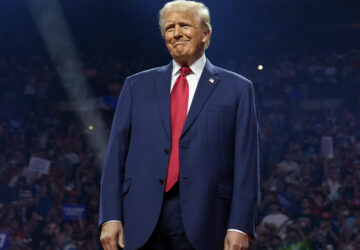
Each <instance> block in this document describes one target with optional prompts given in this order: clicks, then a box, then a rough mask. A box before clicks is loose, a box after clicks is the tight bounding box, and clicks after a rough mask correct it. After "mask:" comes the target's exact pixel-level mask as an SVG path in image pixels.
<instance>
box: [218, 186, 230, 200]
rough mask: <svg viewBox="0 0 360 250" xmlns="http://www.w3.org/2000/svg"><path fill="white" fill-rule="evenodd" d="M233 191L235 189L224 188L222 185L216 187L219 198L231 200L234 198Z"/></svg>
mask: <svg viewBox="0 0 360 250" xmlns="http://www.w3.org/2000/svg"><path fill="white" fill-rule="evenodd" d="M232 191H233V189H232V188H231V187H228V186H224V185H221V184H217V186H216V193H217V195H218V196H219V198H222V199H226V200H230V199H231V197H232Z"/></svg>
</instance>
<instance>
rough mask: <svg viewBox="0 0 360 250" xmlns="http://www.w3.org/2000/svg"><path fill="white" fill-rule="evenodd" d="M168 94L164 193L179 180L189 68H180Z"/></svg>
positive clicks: (187, 97)
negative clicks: (168, 135) (168, 136)
mask: <svg viewBox="0 0 360 250" xmlns="http://www.w3.org/2000/svg"><path fill="white" fill-rule="evenodd" d="M180 71H181V74H180V75H179V77H178V78H177V79H176V81H175V84H174V87H173V89H172V91H171V94H170V108H171V153H170V160H169V167H168V172H167V177H166V185H165V192H167V191H169V190H170V189H171V188H172V187H173V186H174V185H175V183H176V182H177V181H178V179H179V139H180V135H181V131H182V129H183V127H184V124H185V120H186V114H187V108H188V99H189V84H188V81H187V80H186V76H187V75H188V74H190V73H191V69H190V68H189V67H182V68H181V69H180Z"/></svg>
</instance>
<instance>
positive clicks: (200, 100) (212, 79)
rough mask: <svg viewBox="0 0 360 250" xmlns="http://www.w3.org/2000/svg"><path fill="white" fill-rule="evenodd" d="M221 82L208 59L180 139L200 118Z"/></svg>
mask: <svg viewBox="0 0 360 250" xmlns="http://www.w3.org/2000/svg"><path fill="white" fill-rule="evenodd" d="M219 80H220V79H219V78H218V77H217V72H216V69H215V67H214V65H212V64H211V63H210V61H209V60H208V59H207V60H206V65H205V67H204V70H203V72H202V74H201V77H200V80H199V83H198V86H197V87H196V91H195V95H194V99H193V101H192V103H191V106H190V110H189V112H188V115H187V117H186V121H185V125H184V128H183V130H182V133H181V136H180V138H181V137H182V136H183V135H184V134H185V133H186V132H187V131H188V129H189V128H190V127H191V125H192V124H193V122H194V121H195V119H196V117H197V116H198V114H199V112H200V111H201V109H202V108H203V106H204V104H205V102H206V100H207V99H208V97H209V96H210V94H211V93H212V91H213V90H214V89H215V87H216V86H217V84H218V82H219ZM169 91H170V90H169Z"/></svg>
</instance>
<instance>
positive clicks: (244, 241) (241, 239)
mask: <svg viewBox="0 0 360 250" xmlns="http://www.w3.org/2000/svg"><path fill="white" fill-rule="evenodd" d="M248 249H249V237H248V236H245V235H242V234H240V233H237V232H228V233H227V234H226V236H225V240H224V250H248Z"/></svg>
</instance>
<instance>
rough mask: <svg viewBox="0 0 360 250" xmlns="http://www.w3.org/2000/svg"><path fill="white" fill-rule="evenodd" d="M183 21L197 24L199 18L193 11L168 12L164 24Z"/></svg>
mask: <svg viewBox="0 0 360 250" xmlns="http://www.w3.org/2000/svg"><path fill="white" fill-rule="evenodd" d="M185 21H186V22H192V23H199V22H200V18H199V15H197V13H196V12H195V11H177V10H173V11H169V12H168V13H167V14H166V16H165V18H164V22H165V24H167V23H178V22H185Z"/></svg>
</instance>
